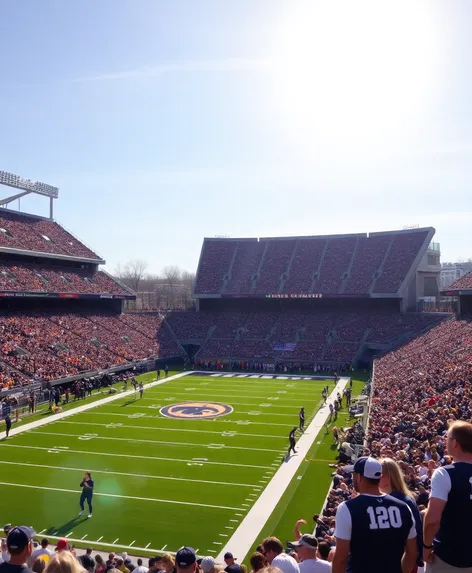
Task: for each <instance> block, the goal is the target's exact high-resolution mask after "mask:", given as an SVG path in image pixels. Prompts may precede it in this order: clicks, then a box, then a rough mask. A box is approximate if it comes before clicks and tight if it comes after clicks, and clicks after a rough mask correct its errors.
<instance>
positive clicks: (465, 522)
mask: <svg viewBox="0 0 472 573" xmlns="http://www.w3.org/2000/svg"><path fill="white" fill-rule="evenodd" d="M446 448H447V453H448V454H449V455H450V456H452V457H453V459H454V463H452V464H451V465H448V466H444V467H441V468H438V469H436V470H435V471H434V473H433V477H432V479H431V497H430V500H429V505H428V510H427V512H426V515H425V518H424V539H423V548H424V550H423V558H424V560H425V561H426V572H427V573H434V572H435V571H445V572H448V571H471V570H472V551H471V548H470V543H471V540H472V424H469V423H468V422H463V421H457V422H453V423H452V424H451V425H450V426H449V430H448V432H447V443H446Z"/></svg>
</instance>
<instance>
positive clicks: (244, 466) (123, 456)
mask: <svg viewBox="0 0 472 573" xmlns="http://www.w3.org/2000/svg"><path fill="white" fill-rule="evenodd" d="M7 447H9V448H25V449H28V450H42V451H46V452H50V451H53V452H54V453H55V454H61V453H62V454H68V453H73V454H86V455H93V456H110V457H112V458H116V457H118V458H136V459H139V460H159V461H165V462H174V463H184V464H187V465H188V464H189V463H193V462H196V461H198V462H199V463H201V464H203V465H207V464H209V465H214V466H231V467H237V468H256V469H258V470H265V469H267V466H254V465H249V464H233V463H230V462H210V461H208V460H202V459H201V458H198V460H197V459H195V458H193V459H191V460H181V459H176V458H161V457H158V456H137V455H134V454H117V453H111V452H93V451H90V450H72V449H67V450H63V449H59V448H55V447H54V446H52V447H49V448H44V447H41V446H23V445H20V444H9V443H5V442H3V443H2V448H7Z"/></svg>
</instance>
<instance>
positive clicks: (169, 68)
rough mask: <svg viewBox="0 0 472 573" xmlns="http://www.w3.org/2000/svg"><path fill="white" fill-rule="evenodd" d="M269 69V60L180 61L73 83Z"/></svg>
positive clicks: (83, 78) (86, 78)
mask: <svg viewBox="0 0 472 573" xmlns="http://www.w3.org/2000/svg"><path fill="white" fill-rule="evenodd" d="M270 68H271V62H270V60H264V59H253V58H227V59H224V60H182V61H176V62H168V63H162V64H158V65H156V66H146V67H143V68H136V69H134V70H125V71H121V72H110V73H104V74H99V75H97V76H88V77H82V78H77V79H75V80H73V81H74V83H80V82H99V81H107V80H128V79H148V78H154V77H158V76H162V75H164V74H172V73H189V72H206V73H226V72H260V71H267V70H269V69H270Z"/></svg>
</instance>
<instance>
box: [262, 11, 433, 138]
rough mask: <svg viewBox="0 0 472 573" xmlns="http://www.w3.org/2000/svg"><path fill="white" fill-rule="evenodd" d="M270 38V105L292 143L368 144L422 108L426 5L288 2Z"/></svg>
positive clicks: (428, 42)
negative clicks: (309, 140)
mask: <svg viewBox="0 0 472 573" xmlns="http://www.w3.org/2000/svg"><path fill="white" fill-rule="evenodd" d="M275 34H276V38H274V45H275V46H276V49H275V50H274V52H275V57H274V70H273V80H274V102H273V103H274V105H275V108H276V110H277V112H278V113H279V114H280V120H281V121H282V123H283V125H284V129H286V130H288V132H289V133H291V135H292V136H293V137H295V138H299V137H300V136H302V135H303V137H305V138H306V137H311V136H315V139H319V138H321V139H322V140H323V141H326V142H329V141H331V142H333V141H339V140H342V141H344V142H346V143H353V142H358V143H366V142H368V141H369V140H374V139H375V138H377V136H378V135H380V134H385V133H386V132H387V133H388V131H389V130H390V131H391V132H392V135H394V134H395V132H396V131H397V129H398V128H399V127H401V126H402V125H405V124H407V123H408V122H410V121H411V119H412V117H414V115H415V114H418V113H420V112H421V108H422V106H426V105H427V103H428V102H427V98H428V84H429V82H430V80H431V67H432V63H433V58H434V55H433V46H432V24H431V17H430V14H429V12H428V7H427V4H426V3H423V2H421V1H417V2H416V1H415V2H408V4H406V3H402V2H400V3H387V2H384V1H378V0H376V1H364V0H360V1H355V2H335V1H329V2H318V1H314V0H313V1H311V0H310V1H308V2H298V3H297V2H293V3H290V11H289V12H288V13H287V14H286V19H285V20H284V21H283V22H280V23H279V25H278V26H277V29H276V32H275Z"/></svg>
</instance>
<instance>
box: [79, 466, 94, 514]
mask: <svg viewBox="0 0 472 573" xmlns="http://www.w3.org/2000/svg"><path fill="white" fill-rule="evenodd" d="M94 486H95V484H94V481H93V479H92V475H91V474H90V473H89V472H86V473H85V476H84V479H83V480H82V481H81V482H80V487H81V488H82V495H81V496H80V502H79V503H80V513H79V516H80V515H82V514H83V513H84V503H85V502H87V505H88V507H89V515H88V518H89V519H90V518H91V517H92V498H93V488H94Z"/></svg>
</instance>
